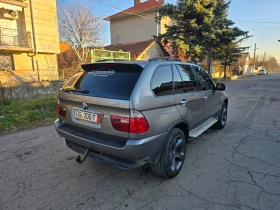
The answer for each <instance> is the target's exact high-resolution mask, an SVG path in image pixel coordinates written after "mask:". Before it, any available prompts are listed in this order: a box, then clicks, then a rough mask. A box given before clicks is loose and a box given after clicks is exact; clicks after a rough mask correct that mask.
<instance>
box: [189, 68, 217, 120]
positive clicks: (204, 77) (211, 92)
mask: <svg viewBox="0 0 280 210" xmlns="http://www.w3.org/2000/svg"><path fill="white" fill-rule="evenodd" d="M193 69H194V71H195V73H196V77H197V80H198V82H199V85H200V92H201V93H202V94H203V99H204V100H203V101H204V102H203V104H204V116H205V119H208V118H210V117H212V116H214V115H215V114H216V113H217V112H218V111H219V109H220V105H219V94H218V93H217V92H216V91H215V84H214V82H213V81H212V79H211V77H210V76H209V75H208V74H207V73H206V71H205V70H204V69H202V68H200V67H199V66H193Z"/></svg>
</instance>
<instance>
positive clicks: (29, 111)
mask: <svg viewBox="0 0 280 210" xmlns="http://www.w3.org/2000/svg"><path fill="white" fill-rule="evenodd" d="M56 108H57V96H56V95H49V96H40V97H36V98H32V99H23V100H11V101H10V104H9V105H4V104H2V105H1V104H0V116H2V117H1V118H0V134H1V133H3V132H7V131H11V130H17V129H22V128H29V127H32V126H34V125H36V126H40V125H43V124H45V123H49V122H53V121H54V120H55V118H56Z"/></svg>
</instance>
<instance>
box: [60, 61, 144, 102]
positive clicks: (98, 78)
mask: <svg viewBox="0 0 280 210" xmlns="http://www.w3.org/2000/svg"><path fill="white" fill-rule="evenodd" d="M142 70H143V68H142V67H141V66H138V65H135V64H112V63H102V64H89V65H84V66H83V70H81V71H79V72H78V73H76V74H75V75H74V76H73V77H72V78H71V79H69V80H68V81H67V82H66V83H65V84H64V86H63V87H62V90H63V89H64V90H65V91H67V90H70V92H71V91H72V90H73V92H77V93H79V92H81V90H82V92H83V93H84V94H88V95H90V96H93V97H100V98H111V99H119V100H129V99H130V96H131V94H132V91H133V89H134V86H135V84H136V83H137V81H138V78H139V76H140V75H141V73H142Z"/></svg>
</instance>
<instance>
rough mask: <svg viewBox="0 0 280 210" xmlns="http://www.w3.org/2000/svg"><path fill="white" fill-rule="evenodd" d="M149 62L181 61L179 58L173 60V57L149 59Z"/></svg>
mask: <svg viewBox="0 0 280 210" xmlns="http://www.w3.org/2000/svg"><path fill="white" fill-rule="evenodd" d="M149 61H182V60H181V59H180V58H173V57H156V58H151V59H149Z"/></svg>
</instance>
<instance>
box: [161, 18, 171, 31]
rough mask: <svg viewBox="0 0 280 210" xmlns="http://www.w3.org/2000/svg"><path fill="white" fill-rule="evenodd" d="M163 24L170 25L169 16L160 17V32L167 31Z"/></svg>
mask: <svg viewBox="0 0 280 210" xmlns="http://www.w3.org/2000/svg"><path fill="white" fill-rule="evenodd" d="M165 25H167V26H171V25H172V21H171V19H170V18H169V17H162V18H161V22H160V34H164V33H166V31H167V28H166V27H165Z"/></svg>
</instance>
